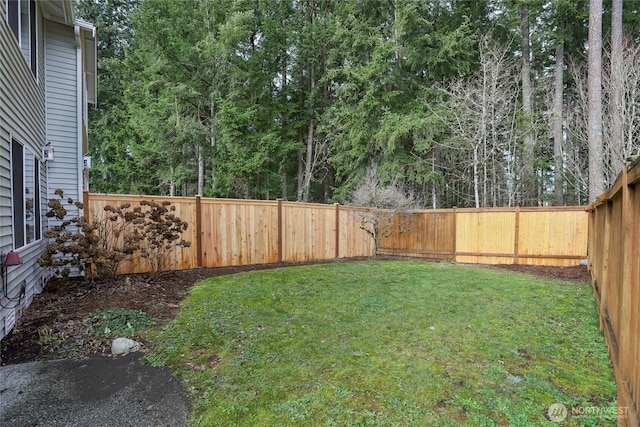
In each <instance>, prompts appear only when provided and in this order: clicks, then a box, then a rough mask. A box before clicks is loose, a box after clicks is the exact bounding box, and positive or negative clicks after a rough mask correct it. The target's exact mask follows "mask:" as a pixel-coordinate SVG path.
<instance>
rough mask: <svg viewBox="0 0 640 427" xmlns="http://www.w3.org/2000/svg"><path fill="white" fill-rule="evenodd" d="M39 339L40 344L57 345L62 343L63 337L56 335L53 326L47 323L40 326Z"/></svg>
mask: <svg viewBox="0 0 640 427" xmlns="http://www.w3.org/2000/svg"><path fill="white" fill-rule="evenodd" d="M38 339H39V340H40V344H42V345H44V346H47V345H53V346H54V347H55V346H58V345H60V343H62V339H61V338H59V337H58V336H56V334H55V333H54V332H53V329H51V327H49V326H46V325H45V326H41V327H40V328H38Z"/></svg>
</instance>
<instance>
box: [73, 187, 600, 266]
mask: <svg viewBox="0 0 640 427" xmlns="http://www.w3.org/2000/svg"><path fill="white" fill-rule="evenodd" d="M143 199H146V200H154V201H156V202H162V201H170V202H171V203H172V205H173V206H175V207H176V211H175V214H176V215H177V216H179V217H180V218H181V219H182V220H183V221H186V222H187V223H188V224H189V228H188V229H187V231H186V232H185V233H184V234H183V238H184V239H185V240H188V241H190V242H191V246H190V247H188V248H178V249H177V250H176V254H175V260H174V266H173V267H174V269H176V270H181V269H189V268H196V267H222V266H233V265H250V264H269V263H277V262H298V261H310V260H325V259H335V258H350V257H370V256H372V255H374V249H373V242H372V239H371V237H370V236H369V235H368V234H367V233H366V232H365V231H364V230H362V229H361V219H362V216H363V215H367V212H368V211H367V210H366V209H361V208H354V207H350V206H342V205H338V204H333V205H322V204H313V203H298V202H288V201H283V200H237V199H212V198H202V197H199V196H196V197H159V196H133V195H115V194H97V193H88V192H85V194H84V204H85V206H86V207H88V209H85V214H87V215H92V214H99V213H100V212H102V210H103V208H104V206H105V205H107V204H111V205H119V204H121V203H124V202H129V203H133V204H135V203H136V202H138V201H140V200H143ZM409 215H410V218H409V219H410V220H409V224H410V225H409V227H408V228H407V229H406V230H405V231H404V232H401V233H397V234H394V235H392V236H390V237H388V238H387V239H385V240H383V241H382V242H381V244H380V248H379V252H378V254H379V255H393V256H412V257H423V258H432V259H452V260H455V261H456V262H460V263H479V264H505V263H506V264H532V265H551V266H572V265H578V264H579V263H580V261H581V260H583V259H585V258H586V256H587V230H588V228H587V225H588V215H587V212H586V210H585V208H584V207H541V208H519V207H514V208H487V209H466V208H465V209H434V210H420V211H416V212H412V213H411V214H409ZM402 221H404V222H406V219H404V220H402ZM119 271H120V272H121V273H142V272H145V263H144V260H139V259H132V260H131V261H128V262H125V263H123V264H122V265H121V268H120V270H119Z"/></svg>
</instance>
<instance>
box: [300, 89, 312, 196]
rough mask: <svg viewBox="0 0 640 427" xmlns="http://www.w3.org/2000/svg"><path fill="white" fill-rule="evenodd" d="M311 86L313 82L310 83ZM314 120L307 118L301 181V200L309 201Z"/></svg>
mask: <svg viewBox="0 0 640 427" xmlns="http://www.w3.org/2000/svg"><path fill="white" fill-rule="evenodd" d="M312 86H313V84H312ZM314 130H315V127H314V122H313V119H309V129H308V132H307V157H306V159H305V165H304V182H303V192H302V201H303V202H308V201H309V192H310V189H311V178H312V173H313V135H314Z"/></svg>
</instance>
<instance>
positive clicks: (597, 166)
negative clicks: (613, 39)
mask: <svg viewBox="0 0 640 427" xmlns="http://www.w3.org/2000/svg"><path fill="white" fill-rule="evenodd" d="M588 62H589V72H588V88H589V90H588V106H589V108H588V129H589V201H590V202H592V201H594V200H595V199H596V198H597V197H598V196H600V194H602V193H603V192H604V190H605V188H606V187H605V179H604V161H603V158H602V157H603V142H602V141H603V139H602V99H603V98H602V0H590V1H589V58H588Z"/></svg>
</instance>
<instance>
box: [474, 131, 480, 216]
mask: <svg viewBox="0 0 640 427" xmlns="http://www.w3.org/2000/svg"><path fill="white" fill-rule="evenodd" d="M478 163H479V161H478V145H477V144H476V145H474V146H473V196H474V199H475V202H476V208H479V207H480V190H479V183H478Z"/></svg>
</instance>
